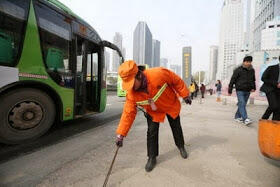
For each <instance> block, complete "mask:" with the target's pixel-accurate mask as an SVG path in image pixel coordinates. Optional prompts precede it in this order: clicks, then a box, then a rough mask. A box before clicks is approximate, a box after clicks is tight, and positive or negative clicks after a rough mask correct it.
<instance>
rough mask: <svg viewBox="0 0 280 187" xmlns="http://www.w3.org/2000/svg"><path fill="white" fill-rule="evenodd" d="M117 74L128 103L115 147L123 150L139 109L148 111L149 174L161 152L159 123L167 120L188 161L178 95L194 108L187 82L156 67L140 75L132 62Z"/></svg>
mask: <svg viewBox="0 0 280 187" xmlns="http://www.w3.org/2000/svg"><path fill="white" fill-rule="evenodd" d="M118 73H119V75H120V77H121V78H122V86H123V89H124V90H126V91H127V95H126V102H125V104H124V108H123V113H122V116H121V119H120V123H119V125H118V128H117V130H116V134H117V138H116V145H117V146H119V147H121V146H122V145H123V139H124V137H126V136H127V134H128V132H129V129H130V128H131V126H132V124H133V121H134V119H135V116H136V113H137V106H141V107H143V108H144V109H145V113H144V114H145V116H146V118H147V124H148V130H147V155H148V161H147V164H146V166H145V170H146V171H147V172H149V171H152V170H153V168H154V167H155V165H156V157H157V156H158V152H159V145H158V132H159V123H160V122H164V118H165V116H167V119H168V121H169V124H170V127H171V130H172V133H173V138H174V141H175V144H176V146H177V147H178V149H179V152H180V154H181V156H182V158H184V159H186V158H187V157H188V154H187V151H186V150H185V146H184V145H185V142H184V136H183V131H182V127H181V122H180V115H179V114H180V110H181V104H180V101H179V99H178V95H179V96H180V97H182V98H183V99H184V101H185V102H186V103H187V104H191V102H192V101H191V99H190V97H189V90H188V89H187V87H186V85H185V83H184V81H183V80H182V79H181V78H180V77H179V76H178V75H176V74H175V73H173V72H172V71H170V70H168V69H165V68H162V67H157V68H150V69H146V70H144V71H139V70H138V67H137V65H136V63H135V62H134V61H133V60H130V61H126V62H124V63H123V64H121V65H120V67H119V70H118Z"/></svg>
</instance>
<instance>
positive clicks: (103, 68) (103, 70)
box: [99, 49, 107, 112]
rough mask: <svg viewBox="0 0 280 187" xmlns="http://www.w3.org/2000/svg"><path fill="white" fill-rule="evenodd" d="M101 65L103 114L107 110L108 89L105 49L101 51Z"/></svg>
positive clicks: (101, 108)
mask: <svg viewBox="0 0 280 187" xmlns="http://www.w3.org/2000/svg"><path fill="white" fill-rule="evenodd" d="M100 57H101V62H102V63H101V64H100V68H101V70H100V73H99V75H101V76H99V77H100V78H101V89H100V105H99V106H100V107H99V112H103V111H104V110H105V108H106V103H107V88H106V76H107V72H106V71H107V70H106V66H105V63H104V62H105V56H104V49H102V50H101V56H100Z"/></svg>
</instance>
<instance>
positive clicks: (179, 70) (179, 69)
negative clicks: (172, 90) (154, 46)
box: [170, 64, 182, 77]
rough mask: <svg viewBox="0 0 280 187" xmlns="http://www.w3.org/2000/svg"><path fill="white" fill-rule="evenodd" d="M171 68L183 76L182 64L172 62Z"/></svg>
mask: <svg viewBox="0 0 280 187" xmlns="http://www.w3.org/2000/svg"><path fill="white" fill-rule="evenodd" d="M170 69H171V70H172V71H173V72H174V73H176V74H177V75H179V76H180V77H181V71H182V70H181V66H180V65H177V64H170Z"/></svg>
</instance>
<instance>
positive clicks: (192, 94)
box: [189, 82, 195, 100]
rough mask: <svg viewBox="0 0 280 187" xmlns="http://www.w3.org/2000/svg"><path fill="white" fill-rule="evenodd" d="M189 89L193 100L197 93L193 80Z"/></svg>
mask: <svg viewBox="0 0 280 187" xmlns="http://www.w3.org/2000/svg"><path fill="white" fill-rule="evenodd" d="M189 90H190V92H191V99H192V100H193V97H194V94H195V84H194V83H193V82H192V83H191V85H190V87H189Z"/></svg>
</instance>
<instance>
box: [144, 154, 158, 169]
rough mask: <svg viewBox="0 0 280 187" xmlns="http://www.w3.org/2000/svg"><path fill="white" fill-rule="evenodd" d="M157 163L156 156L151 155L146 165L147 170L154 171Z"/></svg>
mask: <svg viewBox="0 0 280 187" xmlns="http://www.w3.org/2000/svg"><path fill="white" fill-rule="evenodd" d="M156 163H157V159H156V157H149V159H148V161H147V164H146V166H145V170H146V171H147V172H150V171H152V170H153V169H154V167H155V166H156Z"/></svg>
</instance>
